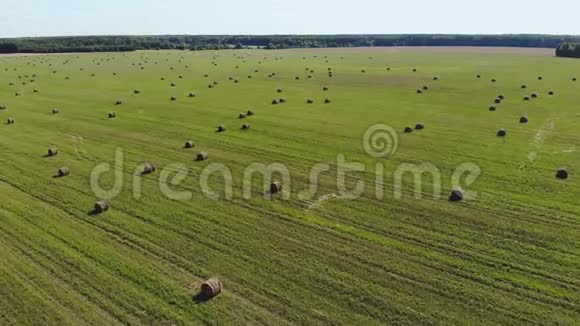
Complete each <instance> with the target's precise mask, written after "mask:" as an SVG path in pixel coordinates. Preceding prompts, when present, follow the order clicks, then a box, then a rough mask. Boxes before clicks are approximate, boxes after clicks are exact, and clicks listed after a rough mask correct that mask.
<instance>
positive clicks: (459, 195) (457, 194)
mask: <svg viewBox="0 0 580 326" xmlns="http://www.w3.org/2000/svg"><path fill="white" fill-rule="evenodd" d="M462 200H463V191H462V190H461V189H455V190H453V191H452V192H451V195H449V201H450V202H454V203H455V202H460V201H462Z"/></svg>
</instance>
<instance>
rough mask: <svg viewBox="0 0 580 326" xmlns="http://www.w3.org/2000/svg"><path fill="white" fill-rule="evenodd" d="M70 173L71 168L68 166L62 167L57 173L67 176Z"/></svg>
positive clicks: (60, 175)
mask: <svg viewBox="0 0 580 326" xmlns="http://www.w3.org/2000/svg"><path fill="white" fill-rule="evenodd" d="M69 174H70V169H69V168H68V167H66V166H63V167H61V168H60V169H58V171H57V175H58V176H59V177H66V176H67V175H69Z"/></svg>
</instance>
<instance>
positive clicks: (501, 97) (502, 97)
mask: <svg viewBox="0 0 580 326" xmlns="http://www.w3.org/2000/svg"><path fill="white" fill-rule="evenodd" d="M497 98H499V99H500V100H502V101H503V100H505V96H503V95H499V96H498V97H497Z"/></svg>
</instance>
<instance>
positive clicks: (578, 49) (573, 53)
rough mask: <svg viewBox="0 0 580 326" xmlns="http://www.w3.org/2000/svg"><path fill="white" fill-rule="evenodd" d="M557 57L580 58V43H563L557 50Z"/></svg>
mask: <svg viewBox="0 0 580 326" xmlns="http://www.w3.org/2000/svg"><path fill="white" fill-rule="evenodd" d="M556 55H557V56H559V57H566V58H580V43H562V44H560V46H559V47H558V48H557V49H556Z"/></svg>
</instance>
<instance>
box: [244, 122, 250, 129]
mask: <svg viewBox="0 0 580 326" xmlns="http://www.w3.org/2000/svg"><path fill="white" fill-rule="evenodd" d="M248 129H250V125H249V124H247V123H244V124H243V125H242V130H248Z"/></svg>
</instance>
